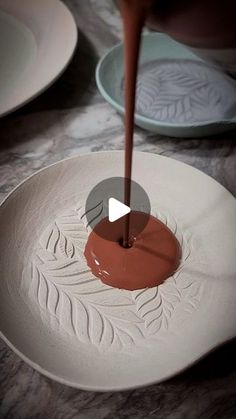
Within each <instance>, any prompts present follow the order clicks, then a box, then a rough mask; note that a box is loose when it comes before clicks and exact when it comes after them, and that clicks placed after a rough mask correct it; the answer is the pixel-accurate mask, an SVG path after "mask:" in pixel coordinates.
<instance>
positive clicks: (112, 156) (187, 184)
mask: <svg viewBox="0 0 236 419" xmlns="http://www.w3.org/2000/svg"><path fill="white" fill-rule="evenodd" d="M122 172H123V152H119V151H117V152H102V153H92V154H89V155H83V156H78V157H76V158H72V159H69V160H65V161H62V162H59V163H57V164H54V165H53V166H50V167H48V168H46V169H44V170H42V171H40V172H38V173H37V174H35V175H33V176H32V177H30V178H29V179H27V180H26V181H25V182H23V183H22V184H21V185H20V186H19V187H17V188H16V189H15V190H14V191H13V192H12V193H11V194H10V195H9V196H8V198H7V199H6V200H5V202H4V203H3V204H2V205H1V207H0V265H1V280H0V336H1V337H2V338H3V339H4V341H5V342H6V343H7V344H8V345H9V346H10V347H11V348H12V349H13V350H14V351H15V352H16V353H17V354H18V355H19V356H20V357H21V358H22V359H24V360H25V361H26V362H27V363H29V364H30V365H31V366H32V367H33V368H35V369H37V370H38V371H40V372H41V373H43V374H45V375H46V376H48V377H50V378H53V379H55V380H57V381H60V382H62V383H64V384H68V385H71V386H74V387H78V388H82V389H88V390H99V391H102V390H107V391H109V390H121V389H130V388H135V387H139V386H143V385H147V384H151V383H155V382H159V381H162V380H164V379H166V378H168V377H171V376H173V375H174V374H176V373H178V372H180V371H182V370H183V369H185V368H186V367H188V366H189V365H191V364H193V363H194V362H196V361H197V360H198V359H199V358H201V357H202V356H203V355H204V354H206V353H207V352H209V351H211V350H212V349H213V348H214V347H216V346H217V345H219V344H221V343H223V342H225V341H227V340H228V339H230V338H231V337H233V336H235V335H236V282H235V281H236V258H235V246H236V201H235V198H234V197H233V196H232V195H231V194H230V193H229V192H228V191H227V190H226V189H224V188H223V187H222V186H221V185H219V184H218V183H217V182H216V181H214V180H213V179H212V178H210V177H208V176H206V175H205V174H203V173H201V172H200V171H198V170H196V169H194V168H192V167H190V166H188V165H185V164H183V163H180V162H178V161H176V160H172V159H169V158H166V157H161V156H158V155H154V154H149V153H135V154H134V171H133V174H134V180H136V181H137V182H139V183H140V184H141V185H142V186H143V187H144V189H145V190H146V192H147V193H148V195H149V198H150V201H151V205H152V213H153V214H155V215H156V216H157V217H159V218H160V219H162V220H163V221H164V222H165V223H166V224H167V225H168V226H169V228H170V229H172V231H173V232H174V233H175V234H176V236H177V238H178V240H179V241H180V243H181V246H182V252H183V257H182V263H181V267H180V269H179V270H178V271H177V273H176V274H175V275H174V276H173V277H171V278H169V279H168V280H167V281H166V282H165V283H164V284H162V285H161V286H159V287H158V288H157V287H155V288H151V289H146V290H138V291H133V292H131V291H124V290H118V289H114V288H110V287H108V286H106V285H104V284H102V283H101V282H100V280H98V279H97V278H94V277H93V276H92V274H91V273H90V271H89V270H88V268H87V266H86V262H85V259H84V257H83V248H84V245H85V243H86V239H87V235H88V231H87V230H86V227H85V226H84V224H83V222H82V220H81V218H80V216H81V213H82V212H83V206H84V202H85V199H86V197H87V195H88V193H89V191H90V190H91V188H92V187H94V185H95V184H96V183H97V182H99V181H101V180H103V179H105V178H108V177H111V176H121V175H122Z"/></svg>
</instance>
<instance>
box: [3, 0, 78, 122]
mask: <svg viewBox="0 0 236 419" xmlns="http://www.w3.org/2000/svg"><path fill="white" fill-rule="evenodd" d="M76 43H77V28H76V25H75V21H74V19H73V17H72V15H71V13H70V11H69V10H68V9H67V8H66V6H65V5H64V4H63V3H61V2H60V1H59V0H40V1H37V0H8V1H5V0H0V116H3V115H6V114H7V113H9V112H11V111H13V110H15V109H17V108H19V107H20V106H22V105H23V104H25V103H27V102H28V101H30V100H31V99H33V98H35V97H36V96H37V95H38V94H39V93H41V92H42V91H44V90H45V89H46V88H47V87H48V86H49V85H50V84H52V82H53V81H55V80H56V79H57V78H58V77H59V75H60V74H61V73H62V72H63V70H64V69H65V67H66V66H67V64H68V62H69V61H70V59H71V57H72V55H73V52H74V50H75V47H76Z"/></svg>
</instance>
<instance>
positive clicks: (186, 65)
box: [137, 60, 229, 123]
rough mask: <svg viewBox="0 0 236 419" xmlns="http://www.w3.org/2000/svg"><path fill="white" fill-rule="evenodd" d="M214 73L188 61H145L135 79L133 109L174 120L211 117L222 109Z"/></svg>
mask: <svg viewBox="0 0 236 419" xmlns="http://www.w3.org/2000/svg"><path fill="white" fill-rule="evenodd" d="M213 73H214V74H213ZM212 74H213V76H212ZM215 74H217V72H216V70H214V69H213V70H212V69H210V68H208V67H207V66H205V65H203V64H202V63H196V62H195V63H194V64H193V63H192V62H191V61H190V62H188V61H179V62H176V61H174V62H170V61H168V60H165V61H160V62H159V63H158V64H155V63H149V64H148V65H146V66H143V68H141V72H140V76H139V78H138V81H137V111H138V112H139V113H141V114H143V115H146V116H148V117H151V118H154V119H156V120H159V121H166V122H175V123H186V122H189V121H191V122H194V121H196V122H197V121H198V122H199V121H204V120H206V119H211V118H214V117H216V115H218V114H219V115H220V113H222V110H223V108H222V94H221V89H219V84H218V83H217V76H215ZM214 76H215V77H214ZM226 87H228V88H229V86H226Z"/></svg>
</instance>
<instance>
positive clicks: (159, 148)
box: [0, 0, 236, 419]
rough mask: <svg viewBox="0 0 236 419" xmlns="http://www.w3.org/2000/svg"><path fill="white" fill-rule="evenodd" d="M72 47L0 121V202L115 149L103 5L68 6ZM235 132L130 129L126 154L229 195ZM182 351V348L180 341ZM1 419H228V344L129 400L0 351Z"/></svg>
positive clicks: (234, 352) (235, 399)
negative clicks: (102, 90) (175, 164)
mask: <svg viewBox="0 0 236 419" xmlns="http://www.w3.org/2000/svg"><path fill="white" fill-rule="evenodd" d="M66 3H67V4H68V6H69V7H70V8H71V10H72V11H73V13H74V16H75V18H76V21H77V24H78V29H79V43H78V48H77V51H76V53H75V56H74V59H73V60H72V62H71V64H70V66H69V68H68V69H67V70H66V72H65V73H64V75H63V76H62V77H61V78H60V79H59V80H58V81H57V82H56V83H55V84H54V86H52V87H51V88H50V89H49V90H48V91H47V92H45V93H44V94H43V95H41V96H40V97H39V98H38V99H36V100H35V101H34V102H32V103H31V104H29V105H27V106H26V107H24V108H23V109H22V110H20V111H18V112H16V113H14V114H12V115H10V116H8V117H6V118H4V119H2V120H0V199H1V200H2V199H4V197H5V196H6V194H7V193H8V192H10V191H11V190H12V188H14V187H15V186H16V185H18V184H19V182H21V181H23V180H24V179H25V178H26V177H27V176H29V175H31V174H32V173H34V172H36V171H37V170H38V169H41V168H42V167H45V166H46V165H48V164H50V163H53V162H55V161H58V160H60V159H62V158H66V157H70V156H74V155H77V154H81V153H86V152H92V151H98V150H112V149H122V148H123V121H122V118H120V117H119V116H118V115H117V114H116V112H115V111H114V110H113V109H112V108H111V107H110V106H109V105H108V104H107V103H105V102H104V100H103V99H102V98H101V96H100V95H99V93H98V91H97V89H96V85H95V80H94V70H95V66H96V62H97V60H98V58H99V57H100V56H101V55H102V54H103V53H104V52H105V51H106V50H107V49H108V48H110V47H112V46H113V45H114V44H115V43H116V42H118V41H119V40H120V39H121V37H122V26H121V23H120V20H119V15H118V12H117V11H116V9H115V8H114V5H113V2H112V1H110V2H109V1H107V0H101V1H98V0H90V1H84V0H67V1H66ZM235 137H236V135H235V132H231V133H228V134H223V135H220V136H218V137H212V138H203V139H201V140H196V139H186V140H180V139H173V138H167V137H163V136H161V135H152V134H148V133H146V132H144V131H142V130H139V129H136V132H135V148H136V149H137V150H143V151H147V152H152V153H159V154H162V155H165V156H170V157H172V158H175V159H178V160H181V161H183V162H186V163H189V164H191V165H193V166H195V167H197V168H199V169H200V170H202V171H204V172H205V173H208V174H209V175H211V176H212V177H214V178H215V179H216V180H218V181H219V182H221V183H222V184H223V185H224V186H225V187H226V188H228V189H229V190H230V191H231V192H232V193H233V194H234V195H235V196H236V180H235V179H236V142H235ZM186 345H187V342H186ZM0 418H10V419H11V418H12V419H15V418H23V419H25V418H50V419H54V418H55V419H59V418H62V419H67V418H68V419H72V418H79V419H85V418H86V419H87V418H88V419H89V418H96V419H102V418H106V419H112V418H118V419H119V418H134V419H139V418H140V419H144V418H157V419H159V418H160V419H195V418H196V419H197V418H203V419H205V418H206V419H208V418H209V419H211V418H212V419H233V418H236V342H235V341H234V342H231V343H229V344H227V345H226V346H224V347H222V348H221V349H219V350H217V351H216V352H214V353H213V354H211V355H209V356H208V357H207V358H206V359H204V360H203V361H201V362H200V363H198V364H197V365H196V366H194V367H192V368H191V369H189V370H188V371H186V372H185V373H183V374H181V375H179V376H177V377H175V378H174V379H172V380H169V381H168V382H165V383H162V384H159V385H154V386H151V387H148V388H143V389H140V390H136V391H128V392H119V393H93V392H84V391H78V390H74V389H71V388H69V387H66V386H63V385H60V384H58V383H55V382H53V381H51V380H49V379H47V378H45V377H43V376H41V375H40V374H39V373H37V372H36V371H34V370H33V369H32V368H30V367H29V366H28V365H26V364H25V363H24V362H23V361H21V360H20V359H19V358H18V356H16V355H15V354H14V353H13V352H12V351H11V350H10V349H9V348H8V347H7V346H6V345H5V344H4V343H3V342H2V341H1V342H0Z"/></svg>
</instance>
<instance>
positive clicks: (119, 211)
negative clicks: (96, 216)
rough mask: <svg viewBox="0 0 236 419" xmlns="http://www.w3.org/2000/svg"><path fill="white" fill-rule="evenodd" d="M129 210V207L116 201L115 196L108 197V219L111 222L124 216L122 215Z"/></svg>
mask: <svg viewBox="0 0 236 419" xmlns="http://www.w3.org/2000/svg"><path fill="white" fill-rule="evenodd" d="M130 211H131V209H130V207H128V206H127V205H125V204H123V203H122V202H120V201H118V200H117V199H115V198H109V202H108V219H109V221H110V222H111V223H113V222H114V221H116V220H119V218H121V217H124V215H126V214H129V212H130Z"/></svg>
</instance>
